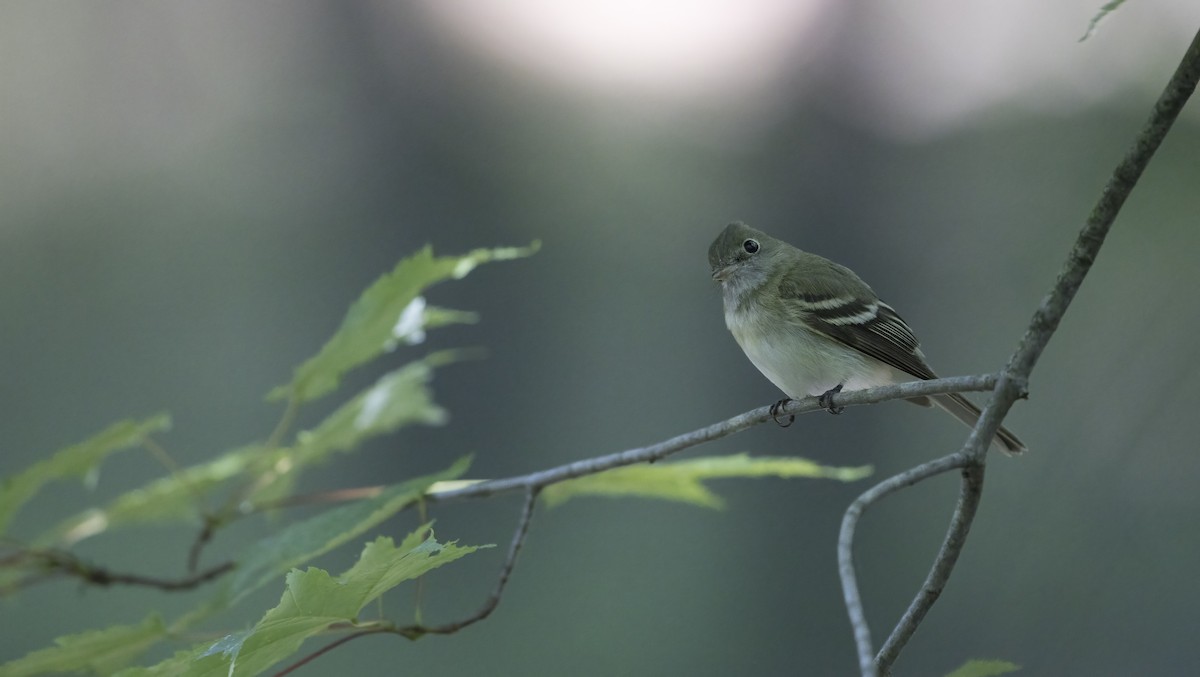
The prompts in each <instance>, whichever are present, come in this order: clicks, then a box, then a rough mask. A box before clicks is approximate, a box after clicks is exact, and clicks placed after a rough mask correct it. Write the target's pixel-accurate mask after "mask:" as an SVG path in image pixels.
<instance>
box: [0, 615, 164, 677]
mask: <svg viewBox="0 0 1200 677" xmlns="http://www.w3.org/2000/svg"><path fill="white" fill-rule="evenodd" d="M166 632H167V629H166V627H164V626H163V622H162V619H161V618H159V616H158V614H157V613H152V614H150V615H149V616H147V617H146V619H145V620H143V621H142V622H141V623H139V624H138V625H114V626H112V627H110V628H105V629H103V630H89V631H87V632H81V633H79V634H77V635H67V636H65V637H59V638H58V639H56V640H54V643H55V644H56V645H57V646H53V647H48V648H45V649H39V650H38V651H34V652H33V653H31V654H28V655H27V656H25V657H24V658H18V659H17V660H15V661H10V662H8V663H5V664H4V665H0V677H25V676H26V675H45V674H62V673H67V672H80V671H84V670H89V671H91V672H94V673H96V674H100V675H110V674H112V673H113V672H115V671H116V670H118V669H119V668H122V667H124V666H125V665H127V664H128V663H129V662H130V661H132V660H134V659H135V658H137V657H138V656H140V655H141V654H142V653H143V652H145V651H146V649H148V648H150V646H151V645H153V644H154V643H155V642H157V641H158V640H159V639H161V638H162V637H163V636H165V635H166Z"/></svg>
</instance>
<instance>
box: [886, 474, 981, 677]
mask: <svg viewBox="0 0 1200 677" xmlns="http://www.w3.org/2000/svg"><path fill="white" fill-rule="evenodd" d="M985 469H986V466H985V465H984V464H983V463H978V462H975V461H972V462H970V463H969V464H967V465H966V466H963V469H962V482H961V484H960V487H959V497H958V505H957V506H955V508H954V515H953V516H952V517H951V518H950V527H949V528H948V529H947V530H946V538H945V540H943V541H942V548H941V550H940V551H939V552H938V556H937V558H936V559H935V560H934V564H933V568H931V569H930V570H929V575H928V576H927V577H926V578H925V583H924V584H923V585H922V586H921V591H920V592H918V593H917V596H916V597H915V598H914V599H913V601H912V603H911V604H909V606H908V610H907V611H905V612H904V616H903V617H902V618H901V619H900V622H899V623H897V624H896V629H895V630H893V631H892V634H891V636H889V637H888V638H887V641H886V642H884V644H883V648H882V649H880V650H879V655H877V656H876V657H875V665H876V666H879V670H880V672H881V673H882V674H887V673H888V672H889V671H890V667H891V665H892V663H894V662H895V660H896V656H898V655H899V654H900V650H901V649H902V648H904V645H905V644H907V643H908V640H909V639H911V638H912V636H913V634H914V633H915V632H916V631H917V627H918V626H920V625H921V621H923V620H925V614H926V613H928V612H929V610H930V609H931V608H932V607H933V603H934V602H936V601H937V599H938V597H940V596H941V594H942V590H944V589H945V588H946V583H947V581H949V580H950V573H951V572H952V571H954V565H955V564H956V563H957V562H958V556H959V554H960V553H961V552H962V549H963V545H964V544H965V543H966V540H967V534H968V533H969V532H970V530H971V523H972V522H973V521H974V519H975V512H976V510H978V509H979V501H980V500H981V499H982V498H983V475H984V470H985Z"/></svg>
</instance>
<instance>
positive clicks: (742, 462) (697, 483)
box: [542, 454, 872, 508]
mask: <svg viewBox="0 0 1200 677" xmlns="http://www.w3.org/2000/svg"><path fill="white" fill-rule="evenodd" d="M871 472H872V469H871V466H860V467H853V468H848V467H835V466H825V465H820V464H818V463H814V462H813V461H809V460H807V459H804V458H794V457H763V458H751V457H750V456H749V455H748V454H734V455H731V456H709V457H705V458H695V459H690V460H687V461H678V462H674V463H655V464H642V465H631V466H626V467H623V468H614V469H612V470H608V471H605V472H602V473H598V474H595V475H588V476H586V477H577V478H575V479H571V480H567V481H565V482H560V483H558V484H553V485H550V486H548V487H546V488H545V489H544V490H543V492H542V496H543V497H544V498H545V499H546V504H547V505H549V506H555V505H559V504H560V503H562V502H564V501H566V500H567V499H568V498H572V497H575V496H640V497H643V498H661V499H665V500H669V501H681V502H684V503H692V504H695V505H699V506H703V507H706V508H721V507H723V506H724V501H722V500H721V498H720V497H719V496H717V495H716V494H714V493H712V492H711V491H709V489H708V487H706V486H704V484H703V481H704V480H709V479H716V478H722V477H783V478H789V477H812V478H823V479H836V480H842V481H843V482H852V481H855V480H859V479H862V478H864V477H866V476H868V475H870V474H871Z"/></svg>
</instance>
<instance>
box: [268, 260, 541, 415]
mask: <svg viewBox="0 0 1200 677" xmlns="http://www.w3.org/2000/svg"><path fill="white" fill-rule="evenodd" d="M538 247H539V244H538V243H537V242H534V243H533V244H532V245H530V246H529V247H507V248H499V249H476V250H475V251H472V252H470V253H469V254H466V255H464V256H442V257H438V256H434V254H433V248H432V247H428V246H427V247H425V248H424V249H422V250H421V251H419V252H417V253H416V254H414V255H412V256H410V257H408V258H406V259H404V260H403V261H401V262H400V263H398V264H397V265H396V267H395V268H394V269H393V270H392V271H391V272H390V273H387V274H385V275H383V276H382V277H380V278H379V279H378V280H376V281H375V283H374V284H372V285H371V286H370V287H368V288H367V290H366V291H364V292H363V294H362V296H360V297H359V298H358V300H357V301H355V302H354V304H353V305H351V306H350V309H349V311H347V313H346V317H345V318H344V319H343V320H342V324H341V326H340V327H339V328H338V330H337V332H335V333H334V335H333V337H332V338H330V339H329V341H328V342H327V343H326V344H325V345H324V346H323V347H322V348H321V351H320V352H319V353H317V354H316V355H315V356H313V357H312V358H309V359H308V360H307V361H305V362H304V363H303V364H301V365H300V366H299V367H297V368H296V371H295V374H294V375H293V377H292V381H291V383H290V384H288V385H285V386H279V387H278V388H275V389H274V390H272V391H271V393H270V394H269V395H268V396H267V398H268V399H270V400H279V399H284V398H288V397H290V398H292V399H293V401H295V402H297V403H301V402H307V401H310V400H314V399H316V398H318V397H320V396H322V395H324V394H326V393H328V392H330V391H331V390H333V389H334V388H336V387H337V385H338V383H339V382H340V381H341V378H342V376H343V375H344V374H345V373H346V372H348V371H350V370H351V369H353V368H355V367H357V366H359V365H361V364H363V363H365V362H368V361H370V360H372V359H374V358H375V357H377V356H379V355H380V354H381V353H383V352H385V351H387V350H391V349H392V348H393V347H395V345H396V344H397V342H399V341H407V342H418V341H419V338H420V337H421V336H422V333H423V332H424V330H425V329H426V328H428V327H430V326H432V324H433V323H438V322H440V323H443V324H445V323H449V322H461V321H463V320H470V319H471V318H472V317H473V316H471V315H468V314H465V313H458V312H455V311H445V310H441V311H438V312H432V313H431V312H425V311H426V309H425V308H424V300H423V299H421V300H418V299H420V294H421V292H422V291H423V290H424V289H425V288H426V287H429V286H430V285H432V284H435V283H437V282H440V281H442V280H445V279H447V278H451V277H453V278H456V279H457V278H461V277H463V276H465V275H466V274H467V273H469V272H470V271H471V270H472V269H474V268H475V267H476V266H477V265H479V264H481V263H484V262H487V261H500V260H505V259H513V258H518V257H522V256H529V255H531V254H533V253H534V252H536V251H537V249H538ZM414 309H415V310H414Z"/></svg>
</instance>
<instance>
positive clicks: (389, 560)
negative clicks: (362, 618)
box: [120, 524, 490, 677]
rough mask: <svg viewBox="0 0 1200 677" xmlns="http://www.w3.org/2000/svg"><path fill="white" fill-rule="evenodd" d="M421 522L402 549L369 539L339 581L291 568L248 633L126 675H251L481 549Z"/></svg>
mask: <svg viewBox="0 0 1200 677" xmlns="http://www.w3.org/2000/svg"><path fill="white" fill-rule="evenodd" d="M427 534H429V525H428V524H426V525H423V526H421V527H420V528H418V529H417V530H416V531H414V532H413V533H411V534H409V535H408V537H406V538H405V539H404V541H403V542H401V544H400V545H399V546H396V545H395V544H394V542H393V541H392V539H391V538H386V537H380V538H377V539H375V540H374V541H373V542H371V543H368V544H367V546H366V547H365V548H364V549H363V552H362V554H361V555H360V556H359V559H358V561H357V562H356V563H355V564H354V566H352V567H350V569H348V570H347V571H346V572H345V573H343V574H342V575H341V576H338V577H336V578H334V577H333V576H330V575H329V573H327V572H326V571H324V570H322V569H317V568H309V569H307V570H305V571H300V570H298V569H293V570H292V571H291V572H290V573H288V575H287V588H286V589H285V590H284V593H283V596H282V597H281V599H280V600H279V605H278V606H276V607H275V608H273V609H271V610H270V611H268V612H267V613H266V614H265V615H264V616H263V617H262V620H260V621H259V622H258V623H257V624H256V625H255V626H254V627H253V628H251V629H250V630H249V631H247V632H239V633H234V634H232V635H228V636H226V637H223V638H222V639H220V640H219V641H217V642H215V643H206V644H202V645H199V646H197V647H194V648H193V649H191V650H190V651H185V652H180V653H178V654H176V655H175V656H174V657H173V658H171V659H168V660H166V661H163V662H162V663H160V664H158V665H156V666H153V667H151V668H144V669H138V670H130V671H127V672H124V673H121V676H120V677H157V676H163V677H165V676H168V675H169V676H170V677H227V676H229V675H232V676H234V677H250V676H252V675H258V674H260V673H262V672H263V671H264V670H266V669H267V668H269V667H270V666H272V665H274V664H276V663H278V662H279V661H281V660H283V659H285V658H287V657H288V656H290V655H292V654H293V653H295V652H296V650H297V649H299V648H300V645H301V644H302V643H303V642H304V640H305V639H307V638H309V637H312V636H313V635H316V634H318V633H321V632H324V631H326V630H328V629H329V628H330V626H332V625H334V624H348V625H354V624H355V623H356V622H357V617H358V614H359V612H360V611H361V610H362V608H363V607H364V606H366V605H367V604H369V603H370V602H372V601H374V600H375V599H377V598H378V597H379V596H380V595H382V594H383V593H385V592H387V591H388V590H391V589H392V588H394V587H396V586H397V585H399V584H400V583H402V582H404V581H407V580H411V579H414V578H416V577H418V576H421V575H422V574H425V573H427V572H429V571H430V570H432V569H436V568H437V567H440V566H442V565H443V564H448V563H450V562H453V561H454V560H456V559H458V558H460V557H463V556H465V555H468V554H470V553H472V552H475V551H476V550H478V549H479V548H480V547H490V546H461V547H460V546H458V545H457V544H456V543H454V542H450V543H439V542H438V541H437V540H435V539H434V538H433V536H432V535H428V536H427Z"/></svg>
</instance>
